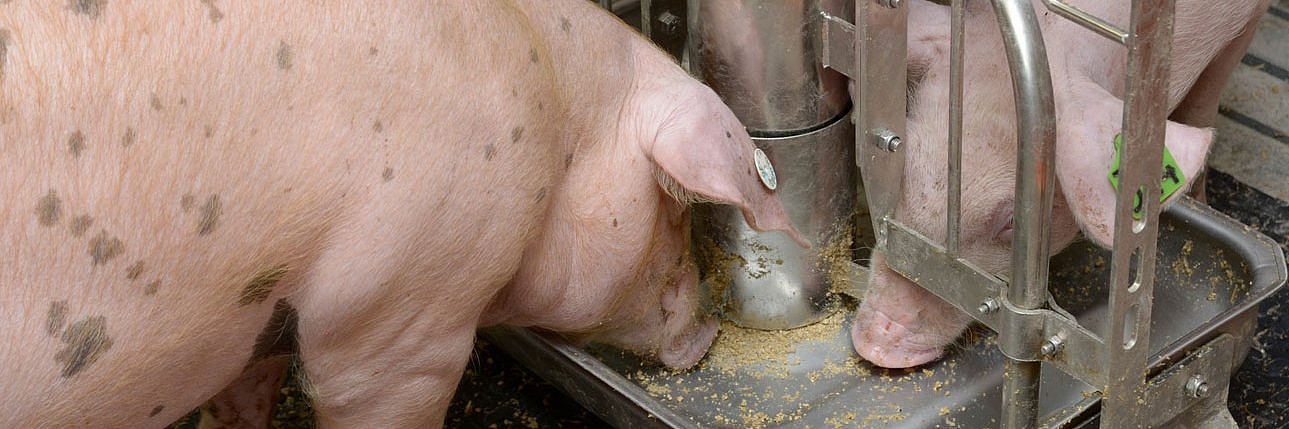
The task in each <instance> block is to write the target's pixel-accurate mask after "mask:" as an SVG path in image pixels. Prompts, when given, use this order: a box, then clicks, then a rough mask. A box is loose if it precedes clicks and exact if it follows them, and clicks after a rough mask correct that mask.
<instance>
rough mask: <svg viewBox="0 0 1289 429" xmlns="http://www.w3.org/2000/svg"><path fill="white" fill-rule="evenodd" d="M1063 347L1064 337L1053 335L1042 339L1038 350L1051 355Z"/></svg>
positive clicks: (1045, 354) (1044, 354) (1048, 355)
mask: <svg viewBox="0 0 1289 429" xmlns="http://www.w3.org/2000/svg"><path fill="white" fill-rule="evenodd" d="M1063 348H1065V339H1063V338H1061V337H1060V336H1055V335H1054V336H1052V337H1051V338H1048V339H1047V341H1043V348H1042V349H1040V350H1039V351H1041V352H1043V356H1047V357H1051V356H1053V355H1055V354H1057V353H1059V352H1060V351H1061V349H1063Z"/></svg>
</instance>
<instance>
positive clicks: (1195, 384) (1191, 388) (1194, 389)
mask: <svg viewBox="0 0 1289 429" xmlns="http://www.w3.org/2000/svg"><path fill="white" fill-rule="evenodd" d="M1186 394H1187V395H1190V397H1192V398H1203V397H1205V396H1208V382H1206V381H1204V376H1203V375H1200V374H1195V375H1192V376H1191V378H1190V379H1187V380H1186Z"/></svg>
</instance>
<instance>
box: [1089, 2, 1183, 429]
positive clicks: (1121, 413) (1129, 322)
mask: <svg viewBox="0 0 1289 429" xmlns="http://www.w3.org/2000/svg"><path fill="white" fill-rule="evenodd" d="M1173 9H1174V1H1173V0H1133V2H1132V25H1131V27H1130V28H1129V35H1128V71H1127V76H1125V77H1124V78H1125V80H1126V81H1127V82H1126V87H1125V88H1126V90H1125V94H1126V95H1125V96H1124V112H1123V142H1124V161H1125V164H1121V165H1122V167H1121V170H1120V171H1121V177H1120V180H1121V181H1122V182H1121V187H1120V188H1119V191H1118V193H1117V198H1116V199H1115V213H1116V216H1115V222H1114V249H1116V250H1115V252H1114V257H1113V260H1112V262H1111V275H1112V277H1111V278H1112V281H1113V283H1111V289H1110V291H1111V292H1110V330H1109V332H1108V333H1107V334H1108V335H1106V337H1105V338H1106V347H1105V354H1106V358H1105V365H1106V375H1107V376H1109V380H1108V384H1107V385H1106V386H1105V387H1104V391H1105V392H1106V394H1107V397H1106V401H1105V405H1104V406H1103V410H1102V413H1103V415H1104V417H1105V419H1104V420H1102V423H1101V427H1102V428H1103V429H1111V428H1138V427H1141V428H1144V427H1147V425H1148V424H1149V423H1150V418H1151V417H1152V416H1151V415H1150V413H1148V412H1146V407H1142V406H1141V404H1143V403H1145V400H1146V387H1147V386H1146V380H1145V374H1144V371H1142V368H1144V367H1145V364H1146V360H1147V358H1148V357H1149V347H1148V346H1149V345H1150V343H1151V342H1153V341H1154V338H1153V337H1152V334H1151V326H1150V323H1149V322H1150V320H1151V317H1150V316H1151V313H1152V312H1153V310H1154V299H1155V292H1154V288H1155V286H1156V283H1155V275H1154V274H1155V270H1154V267H1155V261H1156V259H1157V257H1158V256H1159V255H1157V254H1156V252H1155V246H1156V241H1157V240H1156V235H1157V234H1158V229H1159V228H1158V227H1159V221H1158V219H1159V204H1160V202H1159V195H1160V185H1159V177H1160V176H1161V175H1162V171H1163V166H1162V162H1163V150H1164V124H1165V123H1166V121H1167V119H1168V114H1169V108H1168V106H1167V103H1161V102H1160V100H1167V99H1168V88H1169V85H1168V84H1169V64H1168V63H1169V54H1170V53H1171V51H1172V40H1173V34H1172V29H1173ZM1142 191H1144V192H1142ZM1139 192H1141V201H1142V202H1143V203H1144V205H1145V209H1144V210H1142V214H1141V220H1140V221H1137V220H1134V219H1133V218H1132V211H1133V205H1134V197H1135V196H1137V194H1138V193H1139ZM1161 308H1168V307H1161Z"/></svg>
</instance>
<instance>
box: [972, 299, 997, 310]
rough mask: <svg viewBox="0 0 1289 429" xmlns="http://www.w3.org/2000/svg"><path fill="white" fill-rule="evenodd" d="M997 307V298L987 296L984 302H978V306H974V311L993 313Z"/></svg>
mask: <svg viewBox="0 0 1289 429" xmlns="http://www.w3.org/2000/svg"><path fill="white" fill-rule="evenodd" d="M998 308H999V305H998V300H996V299H993V298H989V299H986V300H985V302H982V303H980V306H979V307H976V311H979V312H980V314H994V313H995V312H997V311H998Z"/></svg>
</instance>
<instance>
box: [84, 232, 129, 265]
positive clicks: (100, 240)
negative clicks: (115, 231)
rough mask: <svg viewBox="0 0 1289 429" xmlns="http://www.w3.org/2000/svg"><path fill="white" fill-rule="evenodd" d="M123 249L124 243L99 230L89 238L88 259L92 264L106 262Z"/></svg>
mask: <svg viewBox="0 0 1289 429" xmlns="http://www.w3.org/2000/svg"><path fill="white" fill-rule="evenodd" d="M124 250H125V244H123V243H121V240H120V239H118V238H116V237H112V236H109V235H107V231H99V233H98V235H96V236H94V238H93V239H90V248H89V253H90V260H91V261H92V262H93V263H94V265H103V264H106V263H107V262H108V261H110V260H112V258H115V257H117V256H118V255H120V254H121V252H122V251H124Z"/></svg>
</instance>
